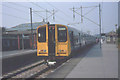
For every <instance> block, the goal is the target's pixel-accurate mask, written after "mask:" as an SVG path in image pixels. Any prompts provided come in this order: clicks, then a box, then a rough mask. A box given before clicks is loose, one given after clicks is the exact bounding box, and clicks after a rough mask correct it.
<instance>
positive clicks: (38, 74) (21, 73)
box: [3, 50, 84, 80]
mask: <svg viewBox="0 0 120 80" xmlns="http://www.w3.org/2000/svg"><path fill="white" fill-rule="evenodd" d="M83 51H84V50H83ZM74 56H76V55H74ZM69 59H70V58H68V59H64V60H61V61H60V62H57V64H56V65H55V66H52V67H49V66H47V65H46V64H45V62H44V60H41V61H39V62H37V63H34V64H32V65H30V66H27V67H24V68H21V69H19V70H16V71H14V72H11V73H8V74H6V75H3V78H4V79H5V80H7V79H10V78H45V76H46V75H48V74H49V73H51V72H52V71H53V70H55V69H56V68H58V67H59V66H60V65H61V64H63V63H65V62H66V61H68V60H69Z"/></svg>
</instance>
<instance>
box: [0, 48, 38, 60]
mask: <svg viewBox="0 0 120 80" xmlns="http://www.w3.org/2000/svg"><path fill="white" fill-rule="evenodd" d="M35 52H37V50H36V49H34V50H32V49H24V50H13V51H3V52H1V53H2V55H0V58H8V57H14V56H20V55H24V54H30V53H35Z"/></svg>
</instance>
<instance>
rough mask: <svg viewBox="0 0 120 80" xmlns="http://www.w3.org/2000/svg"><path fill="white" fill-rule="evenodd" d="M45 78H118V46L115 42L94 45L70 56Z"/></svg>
mask: <svg viewBox="0 0 120 80" xmlns="http://www.w3.org/2000/svg"><path fill="white" fill-rule="evenodd" d="M46 78H118V48H117V46H116V45H115V44H106V43H103V44H102V48H100V45H99V44H97V45H94V46H93V47H92V48H91V49H89V50H88V51H84V52H82V53H80V54H79V55H77V56H76V57H73V58H71V59H70V60H69V61H68V62H66V63H64V64H63V65H62V66H60V67H59V68H57V69H56V70H54V71H53V72H52V73H50V74H49V75H47V76H46Z"/></svg>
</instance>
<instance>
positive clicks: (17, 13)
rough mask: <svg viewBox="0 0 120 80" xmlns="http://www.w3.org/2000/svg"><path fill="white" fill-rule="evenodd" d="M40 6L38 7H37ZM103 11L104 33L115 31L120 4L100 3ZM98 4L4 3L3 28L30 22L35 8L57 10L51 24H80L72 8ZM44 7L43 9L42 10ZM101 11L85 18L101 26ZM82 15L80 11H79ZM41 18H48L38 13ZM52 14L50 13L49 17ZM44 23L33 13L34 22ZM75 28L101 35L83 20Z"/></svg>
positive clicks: (96, 9) (94, 27)
mask: <svg viewBox="0 0 120 80" xmlns="http://www.w3.org/2000/svg"><path fill="white" fill-rule="evenodd" d="M35 4H36V5H39V7H38V6H36V5H35ZM100 4H101V9H102V14H101V15H102V31H104V32H109V31H112V30H115V24H117V23H118V3H117V2H100ZM98 5H99V3H98V2H32V3H30V2H13V3H12V2H10V3H9V2H3V3H2V12H0V14H1V13H2V26H5V27H7V28H10V27H14V26H16V25H19V24H22V23H28V22H30V17H29V8H30V7H31V8H33V9H34V10H36V11H45V9H47V10H51V11H52V10H53V9H55V10H57V12H56V14H55V21H53V19H52V17H50V18H49V19H48V21H49V22H50V23H58V24H64V25H67V24H70V23H76V22H80V15H77V14H75V17H76V18H75V20H74V21H73V12H72V11H71V10H70V8H73V6H74V7H75V8H79V7H80V6H83V7H87V6H98ZM41 7H42V8H41ZM90 9H92V8H87V9H86V8H84V9H83V14H85V13H86V12H88V11H89V10H90ZM98 11H99V9H98V8H95V9H94V10H93V11H91V12H90V13H89V14H87V15H86V16H85V17H87V18H90V19H91V20H93V21H94V22H96V23H97V24H99V12H98ZM79 13H80V11H79ZM37 14H39V15H40V16H43V17H46V13H45V12H37ZM49 15H50V14H49V13H48V16H49ZM39 21H42V18H41V17H39V16H38V15H36V14H35V12H34V13H33V22H39ZM70 26H72V27H74V28H77V29H79V30H82V31H84V32H86V31H90V32H91V33H92V34H93V33H94V34H96V33H99V27H98V26H97V25H96V24H94V23H92V22H90V21H89V20H87V19H85V18H83V23H80V24H76V25H70Z"/></svg>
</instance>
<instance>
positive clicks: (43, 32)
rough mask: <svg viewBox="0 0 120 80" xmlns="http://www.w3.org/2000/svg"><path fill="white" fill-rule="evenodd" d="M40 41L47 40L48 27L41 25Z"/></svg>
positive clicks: (39, 30)
mask: <svg viewBox="0 0 120 80" xmlns="http://www.w3.org/2000/svg"><path fill="white" fill-rule="evenodd" d="M38 41H39V42H46V27H40V28H39V29H38Z"/></svg>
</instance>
